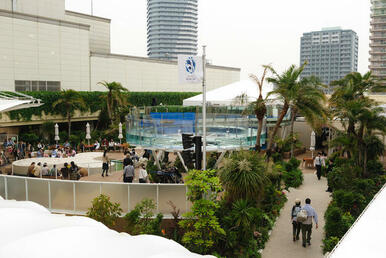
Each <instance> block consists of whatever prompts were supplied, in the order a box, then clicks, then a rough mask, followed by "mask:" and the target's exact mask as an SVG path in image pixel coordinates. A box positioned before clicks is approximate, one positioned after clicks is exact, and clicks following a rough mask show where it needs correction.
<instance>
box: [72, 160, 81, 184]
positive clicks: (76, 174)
mask: <svg viewBox="0 0 386 258" xmlns="http://www.w3.org/2000/svg"><path fill="white" fill-rule="evenodd" d="M78 170H79V168H78V166H77V165H75V162H74V161H71V167H70V180H79V178H80V174H79V172H78Z"/></svg>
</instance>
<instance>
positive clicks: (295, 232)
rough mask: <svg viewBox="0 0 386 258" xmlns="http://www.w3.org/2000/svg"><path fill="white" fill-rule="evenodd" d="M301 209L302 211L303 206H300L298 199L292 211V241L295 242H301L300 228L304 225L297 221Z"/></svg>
mask: <svg viewBox="0 0 386 258" xmlns="http://www.w3.org/2000/svg"><path fill="white" fill-rule="evenodd" d="M301 209H302V206H300V200H299V199H296V200H295V205H294V206H292V211H291V222H292V240H293V241H294V242H295V241H296V240H299V234H300V227H301V225H302V223H301V222H298V221H297V216H298V213H299V211H300V210H301Z"/></svg>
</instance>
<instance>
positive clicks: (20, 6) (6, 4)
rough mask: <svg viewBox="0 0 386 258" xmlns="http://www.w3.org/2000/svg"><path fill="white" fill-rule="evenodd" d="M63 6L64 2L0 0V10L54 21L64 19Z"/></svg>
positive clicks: (51, 0) (56, 0)
mask: <svg viewBox="0 0 386 258" xmlns="http://www.w3.org/2000/svg"><path fill="white" fill-rule="evenodd" d="M13 3H14V4H13ZM64 6H65V0H0V9H5V10H8V11H13V12H18V13H24V14H30V15H37V16H42V17H49V18H54V19H63V18H64ZM13 7H16V8H15V9H13Z"/></svg>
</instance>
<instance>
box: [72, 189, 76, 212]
mask: <svg viewBox="0 0 386 258" xmlns="http://www.w3.org/2000/svg"><path fill="white" fill-rule="evenodd" d="M72 194H73V200H74V212H75V210H76V197H75V195H76V193H75V182H73V183H72Z"/></svg>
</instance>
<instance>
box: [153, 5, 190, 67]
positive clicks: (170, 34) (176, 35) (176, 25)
mask: <svg viewBox="0 0 386 258" xmlns="http://www.w3.org/2000/svg"><path fill="white" fill-rule="evenodd" d="M197 16H198V0H147V55H148V56H149V57H150V58H156V59H164V60H177V55H179V54H182V55H197V28H198V22H197Z"/></svg>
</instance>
